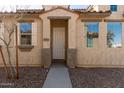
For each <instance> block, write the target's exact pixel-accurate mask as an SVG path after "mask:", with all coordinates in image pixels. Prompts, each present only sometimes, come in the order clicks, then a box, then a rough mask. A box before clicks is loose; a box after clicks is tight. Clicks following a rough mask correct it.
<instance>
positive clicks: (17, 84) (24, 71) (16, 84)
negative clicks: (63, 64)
mask: <svg viewBox="0 0 124 93" xmlns="http://www.w3.org/2000/svg"><path fill="white" fill-rule="evenodd" d="M47 73H48V69H44V68H41V67H21V68H19V77H20V78H19V79H18V80H16V79H15V80H10V79H7V78H6V73H5V71H4V68H0V87H2V88H3V87H5V88H41V87H42V86H43V83H44V81H45V79H46V76H47Z"/></svg>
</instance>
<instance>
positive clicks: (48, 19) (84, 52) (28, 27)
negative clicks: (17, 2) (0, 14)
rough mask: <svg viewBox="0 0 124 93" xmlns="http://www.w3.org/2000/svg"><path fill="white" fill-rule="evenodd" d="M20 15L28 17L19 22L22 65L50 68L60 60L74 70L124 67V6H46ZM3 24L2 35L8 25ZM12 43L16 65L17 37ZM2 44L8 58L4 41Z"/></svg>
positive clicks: (12, 56) (12, 57)
mask: <svg viewBox="0 0 124 93" xmlns="http://www.w3.org/2000/svg"><path fill="white" fill-rule="evenodd" d="M17 12H18V13H19V12H20V13H24V15H25V17H24V18H22V19H20V20H18V23H17V31H18V50H19V53H18V55H19V66H42V67H46V68H49V67H50V66H51V64H52V63H53V62H55V61H56V62H63V63H65V65H67V66H68V67H71V68H74V67H124V5H98V6H93V5H91V6H89V7H88V8H87V9H70V8H69V6H67V5H63V6H57V5H54V6H52V5H44V6H43V9H37V10H33V9H31V10H28V9H27V10H23V9H22V10H17ZM5 14H6V13H5ZM13 20H14V19H13ZM7 21H8V22H9V18H8V19H7ZM0 22H1V28H0V36H2V33H5V32H4V25H3V23H4V22H3V21H2V20H1V21H0ZM12 41H13V42H12V44H11V47H10V48H11V59H12V60H13V62H15V36H14V34H13V38H12ZM0 44H1V45H2V49H3V53H4V55H6V50H5V46H4V44H3V42H2V41H0ZM6 60H7V59H6ZM0 66H3V62H2V58H1V55H0Z"/></svg>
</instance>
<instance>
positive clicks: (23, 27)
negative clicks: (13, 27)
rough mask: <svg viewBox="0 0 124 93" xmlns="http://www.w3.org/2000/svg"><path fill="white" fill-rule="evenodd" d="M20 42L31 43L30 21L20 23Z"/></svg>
mask: <svg viewBox="0 0 124 93" xmlns="http://www.w3.org/2000/svg"><path fill="white" fill-rule="evenodd" d="M20 44H21V45H32V23H29V22H24V23H20Z"/></svg>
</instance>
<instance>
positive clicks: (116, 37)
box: [107, 22, 122, 48]
mask: <svg viewBox="0 0 124 93" xmlns="http://www.w3.org/2000/svg"><path fill="white" fill-rule="evenodd" d="M121 38H122V24H121V23H119V22H109V23H108V24H107V46H108V47H109V48H111V47H113V48H120V47H121V46H122V44H121Z"/></svg>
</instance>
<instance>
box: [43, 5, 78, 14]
mask: <svg viewBox="0 0 124 93" xmlns="http://www.w3.org/2000/svg"><path fill="white" fill-rule="evenodd" d="M57 9H62V10H65V11H67V12H70V13H74V14H77V15H78V13H77V12H75V11H72V10H69V9H68V8H64V7H61V6H58V7H56V8H52V9H50V10H47V11H44V12H43V13H42V14H45V13H48V12H52V11H54V10H57Z"/></svg>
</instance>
